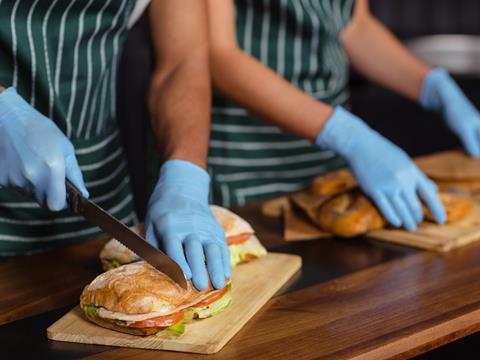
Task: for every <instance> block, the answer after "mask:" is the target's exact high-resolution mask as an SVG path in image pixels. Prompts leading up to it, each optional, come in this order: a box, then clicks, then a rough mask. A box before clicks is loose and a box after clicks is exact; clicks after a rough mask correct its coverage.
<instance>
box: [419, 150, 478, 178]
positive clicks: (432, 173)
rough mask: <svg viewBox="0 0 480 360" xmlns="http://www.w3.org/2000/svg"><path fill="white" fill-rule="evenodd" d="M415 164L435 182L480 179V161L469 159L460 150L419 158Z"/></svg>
mask: <svg viewBox="0 0 480 360" xmlns="http://www.w3.org/2000/svg"><path fill="white" fill-rule="evenodd" d="M415 163H416V164H417V165H418V166H419V167H420V168H421V169H422V170H423V171H424V172H425V174H427V175H428V176H429V177H431V178H432V179H435V180H463V181H466V180H479V179H480V159H476V158H472V157H469V156H467V155H466V154H465V152H464V151H460V150H449V151H443V152H439V153H436V154H431V155H426V156H421V157H417V158H415Z"/></svg>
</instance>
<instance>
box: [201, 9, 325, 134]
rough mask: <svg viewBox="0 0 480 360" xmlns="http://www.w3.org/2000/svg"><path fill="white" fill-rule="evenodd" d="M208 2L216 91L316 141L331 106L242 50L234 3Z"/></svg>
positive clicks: (291, 130) (263, 116) (265, 117)
mask: <svg viewBox="0 0 480 360" xmlns="http://www.w3.org/2000/svg"><path fill="white" fill-rule="evenodd" d="M208 3H209V20H210V63H211V71H212V77H213V83H214V86H215V88H216V89H217V90H218V91H219V92H220V93H222V94H223V95H225V96H227V97H228V98H230V99H232V100H233V101H235V102H236V103H238V104H240V105H241V106H243V107H245V108H247V109H248V110H249V111H250V112H252V113H254V114H256V115H258V116H260V117H261V118H263V119H265V120H267V121H269V122H271V123H273V124H274V125H276V126H278V127H280V128H282V129H283V130H284V131H286V132H289V133H292V134H295V135H297V136H299V137H301V138H304V139H308V140H310V141H312V142H314V141H315V138H316V136H317V134H318V133H319V132H320V131H321V129H322V126H323V125H324V123H325V122H326V121H327V119H328V118H329V117H330V115H331V114H332V111H333V109H332V107H331V106H329V105H327V104H325V103H322V102H320V101H317V100H316V99H314V98H313V97H311V96H309V95H307V94H305V93H304V92H302V91H301V90H299V89H297V88H296V87H295V86H293V85H292V84H290V83H289V82H288V81H286V80H285V79H283V78H282V77H281V76H279V75H278V74H276V73H275V72H274V71H273V70H271V69H270V68H268V67H267V66H265V65H263V64H262V63H261V62H259V61H258V60H257V59H255V58H253V57H251V56H250V55H248V54H247V53H246V52H244V51H242V49H240V48H239V46H238V44H237V40H236V39H237V37H236V30H235V13H234V12H235V5H234V2H233V0H209V1H208Z"/></svg>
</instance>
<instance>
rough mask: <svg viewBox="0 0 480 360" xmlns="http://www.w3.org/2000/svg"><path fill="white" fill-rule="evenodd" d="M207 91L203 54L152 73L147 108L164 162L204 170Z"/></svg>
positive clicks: (207, 111) (206, 132) (208, 122)
mask: <svg viewBox="0 0 480 360" xmlns="http://www.w3.org/2000/svg"><path fill="white" fill-rule="evenodd" d="M210 88H211V85H210V78H209V71H208V60H207V55H206V54H200V55H199V56H197V57H195V56H192V57H191V60H185V61H184V62H181V63H179V64H178V65H176V66H172V67H171V68H167V69H165V68H160V70H158V71H156V72H155V75H154V76H153V78H152V81H151V85H150V92H149V104H148V105H149V109H150V114H151V121H152V128H153V130H154V134H155V138H156V141H157V144H158V148H159V150H160V151H161V153H162V156H163V157H164V160H186V161H190V162H193V163H195V164H197V165H199V166H201V167H203V168H206V162H207V153H208V141H209V135H210V107H211V90H210Z"/></svg>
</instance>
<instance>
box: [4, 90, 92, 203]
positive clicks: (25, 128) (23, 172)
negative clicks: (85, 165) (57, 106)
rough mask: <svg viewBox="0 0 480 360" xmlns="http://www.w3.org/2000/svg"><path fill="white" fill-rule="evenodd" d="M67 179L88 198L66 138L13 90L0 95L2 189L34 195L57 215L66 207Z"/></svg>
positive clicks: (71, 147) (73, 154)
mask: <svg viewBox="0 0 480 360" xmlns="http://www.w3.org/2000/svg"><path fill="white" fill-rule="evenodd" d="M65 178H68V179H69V180H70V181H71V182H72V183H73V184H74V185H75V186H76V187H77V188H78V189H79V190H80V191H81V192H82V194H83V196H85V197H88V191H87V189H86V188H85V184H84V182H83V177H82V173H81V171H80V168H79V166H78V163H77V159H76V158H75V151H74V148H73V145H72V144H71V142H70V141H69V140H68V139H67V137H66V136H65V135H64V134H63V133H62V132H61V131H60V129H58V127H57V126H56V125H55V124H54V123H53V122H52V121H51V120H50V119H48V118H46V117H45V116H43V115H42V114H41V113H39V112H38V111H37V110H35V109H34V108H33V107H32V106H30V104H28V103H27V102H26V101H25V100H24V99H23V98H22V97H21V96H20V95H18V94H17V92H16V90H15V89H14V88H8V89H6V90H5V91H3V92H2V93H0V186H3V187H15V188H20V189H22V190H24V191H26V192H29V193H33V194H34V195H35V198H36V199H37V201H38V202H39V203H40V204H42V205H43V204H46V205H47V206H48V208H49V209H50V210H53V211H58V210H61V209H64V208H65V207H66V206H67V203H66V189H65Z"/></svg>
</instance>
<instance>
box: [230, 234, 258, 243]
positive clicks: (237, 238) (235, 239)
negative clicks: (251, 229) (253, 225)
mask: <svg viewBox="0 0 480 360" xmlns="http://www.w3.org/2000/svg"><path fill="white" fill-rule="evenodd" d="M250 236H252V234H248V233H245V234H238V235H233V236H229V237H227V244H228V245H237V244H241V243H244V242H245V241H247V240H248V239H250Z"/></svg>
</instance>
